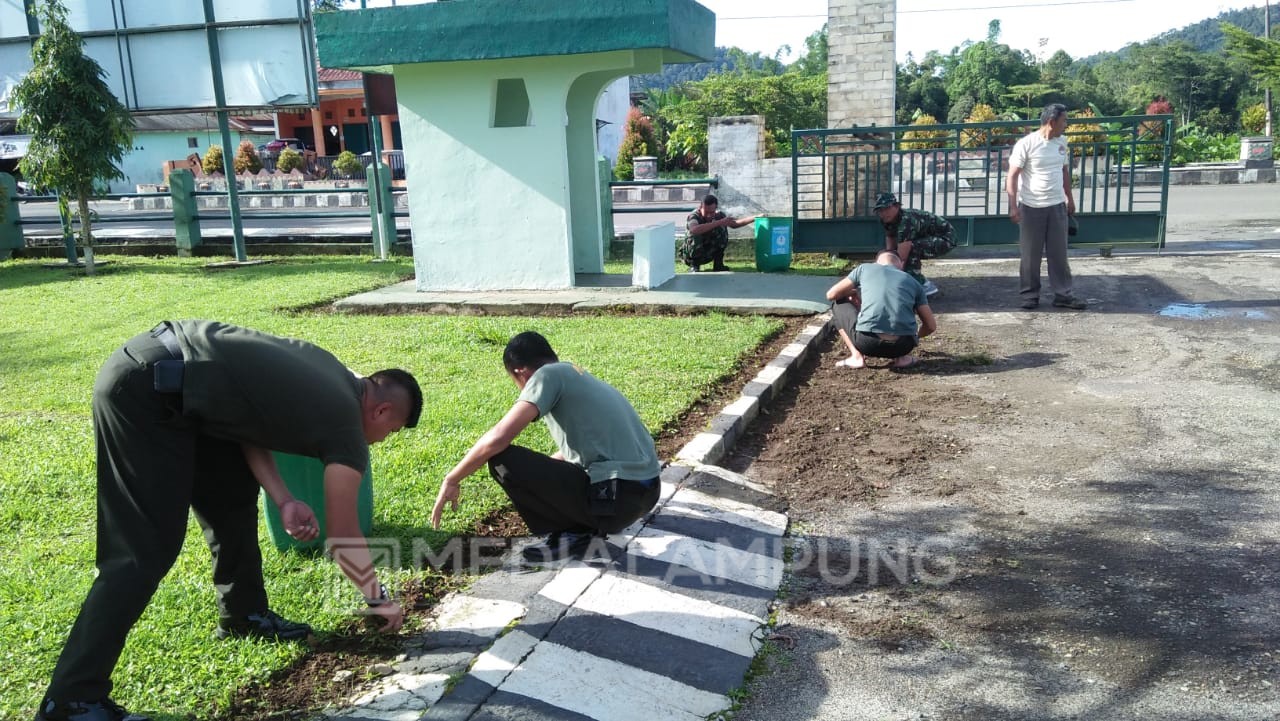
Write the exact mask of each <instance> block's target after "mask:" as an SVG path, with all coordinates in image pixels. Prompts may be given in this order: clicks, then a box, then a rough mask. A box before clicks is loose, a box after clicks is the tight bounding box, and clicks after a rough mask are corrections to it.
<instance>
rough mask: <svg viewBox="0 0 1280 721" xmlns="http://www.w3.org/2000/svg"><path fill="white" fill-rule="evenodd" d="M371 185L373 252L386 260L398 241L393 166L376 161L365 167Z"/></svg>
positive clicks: (370, 218) (370, 204) (370, 212)
mask: <svg viewBox="0 0 1280 721" xmlns="http://www.w3.org/2000/svg"><path fill="white" fill-rule="evenodd" d="M365 177H366V178H368V185H369V189H368V190H369V220H370V221H371V222H372V224H373V252H374V255H376V256H377V257H379V258H381V259H383V260H385V259H386V257H387V255H388V254H389V253H390V252H391V244H392V243H394V242H396V215H395V211H396V201H395V198H394V197H393V196H392V195H391V167H390V166H388V165H387V164H386V163H379V162H374V163H371V164H370V165H369V166H368V167H367V168H365Z"/></svg>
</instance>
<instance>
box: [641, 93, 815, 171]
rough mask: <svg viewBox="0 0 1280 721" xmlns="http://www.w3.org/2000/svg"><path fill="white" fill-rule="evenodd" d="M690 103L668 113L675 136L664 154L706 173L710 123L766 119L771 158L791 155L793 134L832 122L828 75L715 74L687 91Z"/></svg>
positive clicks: (664, 113)
mask: <svg viewBox="0 0 1280 721" xmlns="http://www.w3.org/2000/svg"><path fill="white" fill-rule="evenodd" d="M683 90H684V95H685V98H686V99H685V101H684V102H682V103H679V104H677V105H673V106H669V107H667V108H663V110H662V119H663V122H669V123H670V128H671V134H670V135H669V136H668V138H667V144H666V148H665V149H664V151H663V152H665V153H666V155H667V156H668V157H669V158H671V159H673V160H680V159H684V160H685V161H686V162H685V165H686V167H691V168H694V169H698V170H706V167H707V166H706V163H707V120H708V119H709V118H713V117H722V116H728V115H761V116H764V119H765V128H766V129H767V132H768V133H769V136H770V139H771V140H772V142H770V143H768V144H767V145H766V148H765V152H766V153H767V154H768V155H769V156H776V155H785V154H787V153H790V152H791V130H792V129H793V128H795V129H805V128H821V127H824V126H825V125H826V122H827V82H826V76H825V75H802V74H800V73H783V74H782V75H773V76H767V77H760V76H754V77H752V76H746V75H742V74H736V73H735V74H721V75H710V76H708V77H707V78H706V79H704V80H701V81H699V82H696V83H689V84H687V85H685V86H684V88H683Z"/></svg>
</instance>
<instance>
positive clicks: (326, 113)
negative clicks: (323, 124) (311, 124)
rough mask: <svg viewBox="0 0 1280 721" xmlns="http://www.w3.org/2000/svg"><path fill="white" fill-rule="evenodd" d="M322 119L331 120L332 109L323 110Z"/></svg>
mask: <svg viewBox="0 0 1280 721" xmlns="http://www.w3.org/2000/svg"><path fill="white" fill-rule="evenodd" d="M324 119H325V120H333V111H332V110H326V111H324Z"/></svg>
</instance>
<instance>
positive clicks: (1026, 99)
mask: <svg viewBox="0 0 1280 721" xmlns="http://www.w3.org/2000/svg"><path fill="white" fill-rule="evenodd" d="M1055 90H1056V88H1054V87H1053V86H1052V85H1046V84H1045V83H1027V84H1026V85H1010V86H1009V92H1007V93H1005V94H1004V95H1003V96H1001V97H1005V98H1010V99H1012V100H1020V101H1023V104H1022V106H1021V107H1020V108H1019V110H1026V115H1025V116H1024V117H1026V118H1027V119H1030V118H1031V117H1032V116H1033V115H1036V117H1038V114H1036V113H1035V106H1034V105H1033V103H1034V102H1035V101H1037V100H1039V99H1041V98H1043V97H1045V96H1046V95H1049V94H1050V93H1052V92H1054V91H1055Z"/></svg>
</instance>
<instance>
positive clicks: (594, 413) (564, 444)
mask: <svg viewBox="0 0 1280 721" xmlns="http://www.w3.org/2000/svg"><path fill="white" fill-rule="evenodd" d="M520 400H522V401H528V402H529V403H532V404H533V405H535V406H537V407H538V415H539V416H541V417H542V419H543V420H544V421H545V422H546V424H547V430H548V431H549V432H550V433H551V438H552V439H553V440H555V442H556V447H557V448H559V449H560V454H561V455H562V456H564V459H565V460H566V461H568V462H570V463H573V464H575V465H577V466H580V467H582V468H583V469H585V470H586V472H587V475H588V476H590V477H591V481H592V483H595V482H597V481H606V480H609V479H610V478H621V479H626V480H632V481H647V480H649V479H650V478H657V477H658V474H659V473H660V472H661V471H662V466H661V464H659V463H658V452H657V450H655V449H654V447H653V436H651V435H649V430H648V429H647V428H645V427H644V422H642V421H641V420H640V415H639V414H638V413H636V409H635V408H634V407H632V405H631V402H630V401H628V400H627V399H626V397H624V396H623V395H622V394H621V393H619V392H618V389H616V388H614V387H613V386H611V385H609V384H608V383H605V382H604V381H602V380H600V379H599V378H596V377H595V376H593V375H591V374H590V373H588V372H586V371H584V370H582V369H581V368H579V367H578V366H576V365H573V364H572V363H550V364H548V365H544V366H542V367H541V368H539V369H538V370H536V371H534V373H533V376H532V377H530V378H529V382H528V383H526V384H525V386H524V390H523V391H521V393H520Z"/></svg>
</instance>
